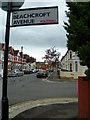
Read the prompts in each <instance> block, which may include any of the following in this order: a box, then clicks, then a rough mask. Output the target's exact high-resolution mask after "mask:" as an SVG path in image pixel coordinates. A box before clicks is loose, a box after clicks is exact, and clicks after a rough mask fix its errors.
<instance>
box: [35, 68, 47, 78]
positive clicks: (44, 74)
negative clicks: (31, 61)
mask: <svg viewBox="0 0 90 120" xmlns="http://www.w3.org/2000/svg"><path fill="white" fill-rule="evenodd" d="M36 76H37V78H46V77H48V72H47V71H46V70H39V71H38V72H37V74H36Z"/></svg>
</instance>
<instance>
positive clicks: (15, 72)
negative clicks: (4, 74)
mask: <svg viewBox="0 0 90 120" xmlns="http://www.w3.org/2000/svg"><path fill="white" fill-rule="evenodd" d="M19 76H23V72H22V71H20V70H18V69H13V70H12V71H11V72H10V73H9V74H8V77H19Z"/></svg>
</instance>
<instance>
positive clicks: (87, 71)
mask: <svg viewBox="0 0 90 120" xmlns="http://www.w3.org/2000/svg"><path fill="white" fill-rule="evenodd" d="M85 74H86V75H87V78H88V79H90V69H88V70H86V71H85Z"/></svg>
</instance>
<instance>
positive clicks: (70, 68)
mask: <svg viewBox="0 0 90 120" xmlns="http://www.w3.org/2000/svg"><path fill="white" fill-rule="evenodd" d="M70 71H72V64H71V63H70Z"/></svg>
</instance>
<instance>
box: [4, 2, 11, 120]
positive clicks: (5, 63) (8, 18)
mask: <svg viewBox="0 0 90 120" xmlns="http://www.w3.org/2000/svg"><path fill="white" fill-rule="evenodd" d="M10 14H11V2H8V11H7V22H6V35H5V53H4V72H3V88H2V120H8V98H7V67H8V47H9V33H10Z"/></svg>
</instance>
